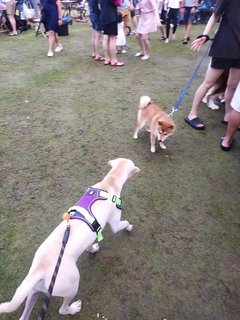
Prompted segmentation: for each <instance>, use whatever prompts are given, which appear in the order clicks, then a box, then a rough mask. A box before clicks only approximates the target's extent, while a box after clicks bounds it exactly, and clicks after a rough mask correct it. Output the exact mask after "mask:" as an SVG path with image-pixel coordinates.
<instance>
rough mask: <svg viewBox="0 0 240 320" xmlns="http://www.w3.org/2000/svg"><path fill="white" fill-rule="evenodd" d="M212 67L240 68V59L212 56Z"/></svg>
mask: <svg viewBox="0 0 240 320" xmlns="http://www.w3.org/2000/svg"><path fill="white" fill-rule="evenodd" d="M211 67H212V68H213V69H230V68H237V69H240V59H222V58H212V61H211Z"/></svg>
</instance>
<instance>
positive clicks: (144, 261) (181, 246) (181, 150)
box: [0, 23, 240, 320]
mask: <svg viewBox="0 0 240 320" xmlns="http://www.w3.org/2000/svg"><path fill="white" fill-rule="evenodd" d="M202 30H203V26H202V25H198V26H194V30H193V37H195V36H197V35H198V34H201V33H202ZM69 32H70V35H69V36H68V37H62V38H61V40H62V44H63V46H64V51H62V52H61V53H59V54H56V55H55V56H54V57H53V58H48V57H47V56H46V55H47V40H46V39H44V38H43V37H42V36H40V35H39V36H38V37H36V36H35V33H34V31H33V30H29V31H27V32H25V33H22V34H20V35H19V36H18V37H7V36H6V35H5V34H0V46H1V55H0V85H1V87H0V92H1V97H0V114H1V116H0V141H1V144H0V164H1V165H0V170H1V180H0V181H1V193H0V206H1V217H0V301H1V302H2V301H7V300H9V299H11V297H12V296H13V294H14V292H15V289H16V287H17V286H18V285H19V284H20V283H21V281H22V280H23V279H24V277H25V275H26V273H27V272H28V269H29V267H30V264H31V261H32V258H33V255H34V253H35V251H36V249H37V248H38V246H39V245H40V244H41V243H42V241H43V240H44V239H45V238H46V237H47V236H48V234H49V233H50V232H51V231H52V230H53V228H54V227H55V226H56V225H57V224H58V223H59V222H60V221H61V216H62V213H63V212H65V211H66V210H67V209H68V208H69V207H71V206H72V205H73V204H74V203H75V202H76V201H77V200H78V199H79V198H80V196H81V195H82V194H83V193H84V192H85V190H86V189H87V188H88V186H90V185H92V184H94V183H96V182H98V181H100V180H101V179H102V178H103V176H104V175H105V174H106V173H107V172H108V170H109V167H108V165H107V162H108V160H110V159H113V158H116V157H126V158H129V159H131V160H133V161H134V163H135V164H136V165H137V166H138V167H139V168H140V169H141V171H140V173H139V174H138V176H136V177H135V178H134V179H133V180H131V181H129V182H128V183H127V184H126V186H125V188H124V189H123V194H122V199H123V205H124V210H123V217H124V218H126V219H128V220H129V221H130V222H132V223H133V226H134V229H133V232H132V233H131V234H130V235H129V234H127V233H125V232H121V233H119V234H117V235H112V234H111V232H110V229H109V228H108V227H107V228H106V229H105V230H104V241H103V242H102V243H101V250H100V252H99V253H98V254H97V255H96V256H92V255H90V254H87V253H85V254H83V255H82V256H81V257H80V259H79V261H78V267H79V269H80V273H81V282H80V287H79V292H78V295H77V297H76V299H81V300H82V303H83V308H82V311H81V312H80V313H79V314H77V315H76V316H75V317H74V318H75V319H85V320H94V319H98V317H99V318H101V319H103V317H105V318H107V319H108V320H135V319H136V320H161V319H163V318H166V319H167V320H238V319H239V317H240V289H239V288H240V246H239V245H240V232H239V231H240V218H239V211H240V202H239V194H240V185H239V181H240V173H239V165H240V159H239V150H240V142H239V141H240V140H239V133H236V139H235V140H236V141H235V145H234V148H233V150H231V152H229V153H224V152H222V151H221V150H220V147H219V144H220V137H221V136H223V135H224V133H225V130H226V127H224V126H223V125H222V124H221V122H220V120H221V119H222V117H223V113H224V110H222V109H220V110H218V111H212V110H210V109H208V108H207V107H206V106H205V105H202V107H201V111H200V118H202V120H203V121H204V123H205V124H206V130H205V131H203V132H199V131H195V130H193V129H192V128H190V127H189V126H187V125H186V124H185V123H184V117H185V116H186V115H187V113H188V111H189V109H190V105H191V102H192V98H193V95H194V92H195V90H196V88H197V87H198V85H199V84H200V83H201V81H202V80H203V78H204V73H205V70H206V67H207V64H208V58H206V59H205V60H204V62H203V64H202V65H201V68H200V70H199V72H198V75H197V76H196V78H195V79H194V81H193V83H192V84H191V87H190V88H189V90H188V95H186V96H185V98H184V100H183V103H182V104H181V106H180V107H179V109H178V111H177V112H176V113H175V114H174V116H173V117H174V120H175V122H176V126H177V131H176V133H175V134H174V135H173V136H172V137H170V138H169V139H168V140H167V142H166V145H167V149H166V150H160V149H159V148H157V152H156V153H155V154H151V153H150V146H149V136H148V134H147V133H145V132H142V133H141V134H140V138H139V140H134V139H133V132H134V128H135V124H136V116H137V108H138V102H139V98H140V96H141V95H149V96H150V97H151V98H152V99H153V100H154V101H156V102H157V103H158V104H160V105H161V106H163V108H164V109H165V110H166V111H167V112H170V111H171V108H172V106H173V104H174V103H175V101H176V100H177V98H178V97H179V94H180V93H181V91H182V89H183V88H184V86H185V84H186V83H187V81H188V79H189V77H190V76H191V74H192V72H193V70H194V68H195V66H196V65H197V63H198V61H199V59H200V58H201V56H202V54H203V53H204V50H206V48H207V46H208V45H207V46H206V47H205V48H204V50H203V51H202V52H200V53H199V54H196V53H193V52H191V50H190V48H189V47H190V46H189V45H187V46H183V45H182V44H181V41H180V40H181V39H182V37H183V32H184V29H183V27H182V26H180V27H179V29H178V31H177V37H178V40H177V41H176V42H170V43H169V44H168V45H166V44H164V43H160V42H159V41H158V38H159V34H153V35H151V39H150V42H151V58H150V60H148V61H141V60H139V59H137V58H135V57H134V54H135V53H136V52H137V51H138V46H137V43H136V40H135V39H134V37H133V36H130V37H128V39H127V40H128V44H129V45H130V46H131V48H130V49H129V50H128V52H127V54H126V55H123V56H122V57H121V58H122V60H123V61H124V62H125V66H124V67H121V68H112V67H110V66H104V65H103V63H101V62H95V61H93V59H91V57H90V56H91V47H90V37H91V28H90V26H89V25H88V24H76V23H74V24H73V25H72V26H70V27H69ZM43 298H44V296H41V298H40V299H39V301H38V304H37V305H36V307H35V309H34V312H33V314H32V316H31V319H36V318H37V314H38V312H39V310H40V308H41V304H42V301H43ZM60 305H61V300H60V299H59V298H52V300H51V303H50V307H49V310H48V313H47V318H46V319H48V320H56V319H60V318H63V317H62V316H59V315H58V309H59V307H60ZM22 309H23V306H21V307H20V308H19V309H18V310H17V311H16V312H15V313H12V314H4V315H3V314H1V315H0V319H1V320H16V319H18V318H19V317H20V315H21V312H22ZM64 319H72V317H70V316H65V317H64Z"/></svg>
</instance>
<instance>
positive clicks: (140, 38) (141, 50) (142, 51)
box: [136, 32, 144, 56]
mask: <svg viewBox="0 0 240 320" xmlns="http://www.w3.org/2000/svg"><path fill="white" fill-rule="evenodd" d="M142 36H143V35H142V34H140V33H138V32H137V33H136V39H137V41H138V44H139V47H140V52H138V53H137V55H138V56H140V55H144V47H143V41H142Z"/></svg>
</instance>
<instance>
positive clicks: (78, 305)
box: [69, 300, 82, 315]
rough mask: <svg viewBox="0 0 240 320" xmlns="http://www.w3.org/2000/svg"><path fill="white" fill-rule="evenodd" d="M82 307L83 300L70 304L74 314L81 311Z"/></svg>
mask: <svg viewBox="0 0 240 320" xmlns="http://www.w3.org/2000/svg"><path fill="white" fill-rule="evenodd" d="M81 308H82V302H81V300H78V301H75V302H73V303H72V304H71V305H70V306H69V313H70V314H71V315H74V314H76V313H78V312H80V310H81Z"/></svg>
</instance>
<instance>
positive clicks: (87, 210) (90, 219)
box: [68, 187, 121, 241]
mask: <svg viewBox="0 0 240 320" xmlns="http://www.w3.org/2000/svg"><path fill="white" fill-rule="evenodd" d="M101 194H104V196H103V195H101ZM107 199H109V197H108V192H107V191H105V190H102V189H97V188H93V187H90V188H88V190H87V191H86V192H85V194H84V195H83V196H82V197H81V199H80V200H79V201H78V202H76V203H75V205H74V206H73V207H71V208H70V209H69V210H68V213H69V214H70V219H78V220H81V221H84V222H85V223H86V224H87V225H88V226H89V228H90V229H91V230H92V231H93V232H96V233H97V237H98V241H100V240H102V239H103V238H102V234H101V232H102V228H101V225H100V224H99V222H98V221H97V219H96V218H95V216H94V214H93V213H92V210H91V207H92V205H93V203H94V202H95V201H97V200H107ZM111 201H112V202H113V203H116V207H117V208H118V209H121V198H117V197H116V196H113V197H112V199H111Z"/></svg>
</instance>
